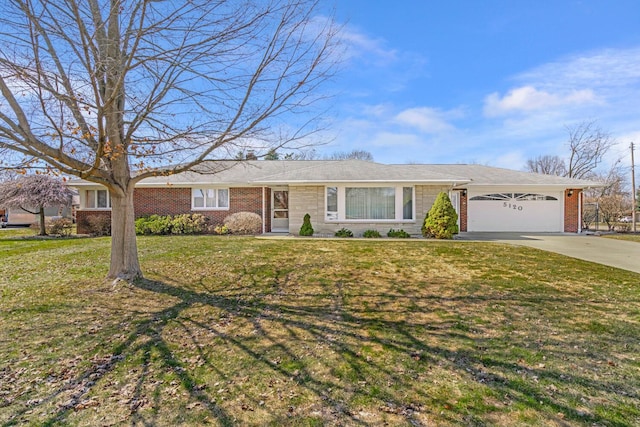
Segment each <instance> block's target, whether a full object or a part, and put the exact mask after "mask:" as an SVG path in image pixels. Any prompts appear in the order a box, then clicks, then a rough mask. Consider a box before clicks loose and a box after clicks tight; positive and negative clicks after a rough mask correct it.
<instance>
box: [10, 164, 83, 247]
mask: <svg viewBox="0 0 640 427" xmlns="http://www.w3.org/2000/svg"><path fill="white" fill-rule="evenodd" d="M72 196H73V193H71V190H69V188H67V186H66V185H65V184H64V183H63V182H62V181H61V180H59V179H56V178H53V177H51V176H48V175H27V176H23V177H21V178H18V179H16V180H13V181H7V182H4V183H2V184H0V204H2V205H3V206H6V207H8V208H19V209H22V210H24V211H26V212H29V213H31V214H34V215H38V216H39V225H40V235H41V236H46V235H47V229H46V227H45V222H44V208H46V207H51V206H69V205H70V204H71V198H72Z"/></svg>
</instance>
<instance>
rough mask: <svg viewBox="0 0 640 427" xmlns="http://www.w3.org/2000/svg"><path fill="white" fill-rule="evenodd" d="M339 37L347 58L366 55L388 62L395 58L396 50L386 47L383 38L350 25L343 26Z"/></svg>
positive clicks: (375, 60)
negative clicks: (367, 33)
mask: <svg viewBox="0 0 640 427" xmlns="http://www.w3.org/2000/svg"><path fill="white" fill-rule="evenodd" d="M340 38H341V40H342V42H343V43H344V45H345V47H346V54H347V57H348V58H359V57H366V58H368V59H370V60H373V61H374V62H382V63H390V62H394V61H396V60H397V57H398V52H397V51H396V50H394V49H388V48H386V47H385V46H384V45H385V41H384V40H383V39H379V38H378V39H374V38H371V37H369V36H367V35H366V34H364V33H362V32H360V31H358V30H357V29H356V28H354V27H352V26H345V27H344V29H343V30H342V32H341V33H340Z"/></svg>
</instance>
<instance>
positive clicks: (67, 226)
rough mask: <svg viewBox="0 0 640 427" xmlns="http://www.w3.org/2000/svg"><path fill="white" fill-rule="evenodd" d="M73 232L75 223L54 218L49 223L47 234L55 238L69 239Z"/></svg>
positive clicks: (65, 219)
mask: <svg viewBox="0 0 640 427" xmlns="http://www.w3.org/2000/svg"><path fill="white" fill-rule="evenodd" d="M72 230H73V221H71V220H70V219H69V218H54V219H52V220H51V221H49V222H48V223H47V233H49V234H52V235H54V236H62V237H68V236H70V235H71V232H72Z"/></svg>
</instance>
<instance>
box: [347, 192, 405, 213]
mask: <svg viewBox="0 0 640 427" xmlns="http://www.w3.org/2000/svg"><path fill="white" fill-rule="evenodd" d="M395 209H396V193H395V188H393V187H373V188H360V187H351V188H349V187H347V188H345V217H344V218H345V219H395V217H396V210H395Z"/></svg>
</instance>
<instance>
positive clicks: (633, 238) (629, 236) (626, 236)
mask: <svg viewBox="0 0 640 427" xmlns="http://www.w3.org/2000/svg"><path fill="white" fill-rule="evenodd" d="M602 237H606V238H607V239H618V240H627V241H629V242H638V243H640V233H636V234H634V233H616V234H603V235H602Z"/></svg>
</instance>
